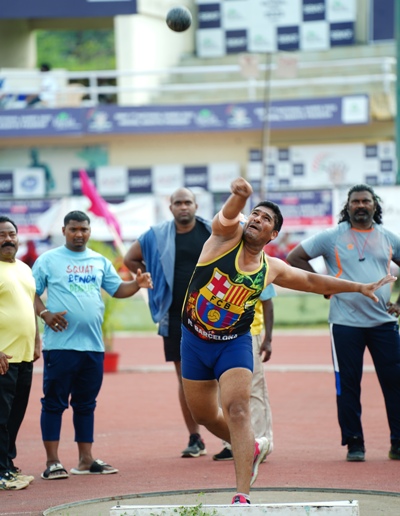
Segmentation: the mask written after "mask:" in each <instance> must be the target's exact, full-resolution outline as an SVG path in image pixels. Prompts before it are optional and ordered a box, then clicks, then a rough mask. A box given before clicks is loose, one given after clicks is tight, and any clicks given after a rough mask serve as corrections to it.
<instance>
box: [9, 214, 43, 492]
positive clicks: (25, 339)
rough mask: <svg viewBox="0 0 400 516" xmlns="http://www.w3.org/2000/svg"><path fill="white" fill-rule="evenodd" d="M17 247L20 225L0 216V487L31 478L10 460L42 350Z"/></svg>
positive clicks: (31, 288) (27, 272)
mask: <svg viewBox="0 0 400 516" xmlns="http://www.w3.org/2000/svg"><path fill="white" fill-rule="evenodd" d="M17 251H18V228H17V226H16V224H15V223H14V222H13V221H12V220H11V219H9V218H8V217H5V216H0V328H1V339H0V490H19V489H24V488H25V487H27V486H28V485H29V483H30V482H31V481H32V480H33V477H31V476H26V475H22V474H21V472H20V470H19V468H17V467H16V466H15V465H14V463H13V460H14V459H15V457H16V455H17V449H16V439H17V434H18V431H19V428H20V426H21V424H22V421H23V419H24V416H25V411H26V407H27V405H28V400H29V394H30V390H31V385H32V372H33V362H34V361H35V360H37V359H38V358H39V356H40V339H39V334H38V329H37V321H36V315H35V312H34V307H33V304H34V299H35V281H34V279H33V276H32V271H31V269H30V267H29V266H28V265H26V264H25V263H23V262H21V261H20V260H17V259H16V254H17Z"/></svg>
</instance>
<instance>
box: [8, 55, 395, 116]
mask: <svg viewBox="0 0 400 516" xmlns="http://www.w3.org/2000/svg"><path fill="white" fill-rule="evenodd" d="M296 68H297V74H298V75H301V74H303V75H306V76H304V77H293V78H282V79H280V78H279V77H278V76H279V64H277V63H270V64H267V63H260V64H258V69H257V71H256V74H254V75H255V76H253V77H247V78H246V77H243V75H242V68H241V66H240V64H221V65H213V64H210V65H206V66H177V67H171V68H165V69H153V70H96V71H82V72H68V71H63V70H54V71H52V72H46V73H52V74H53V76H54V78H55V79H56V80H57V82H58V84H59V88H58V90H57V94H59V95H62V94H64V95H71V94H75V95H76V96H78V97H79V99H80V102H82V104H83V105H86V106H93V105H97V104H98V103H99V102H101V97H102V96H106V95H114V96H117V97H119V96H120V95H121V94H137V93H142V94H146V95H147V97H148V102H149V103H150V102H154V101H155V100H156V99H159V101H160V102H159V103H162V95H163V94H165V93H180V94H184V93H190V92H198V93H199V94H201V92H211V91H215V92H217V91H226V90H230V91H234V90H237V91H238V90H242V91H245V92H247V100H250V101H251V100H254V99H255V97H256V92H257V91H259V90H262V91H263V90H265V88H266V87H268V88H270V92H271V95H272V96H275V97H276V95H274V91H275V92H278V91H282V90H287V89H291V88H292V89H293V88H301V87H305V86H307V87H324V86H328V85H329V86H341V85H342V86H367V85H378V87H379V88H380V89H381V90H382V91H384V92H386V93H387V92H389V91H390V89H391V88H393V85H394V83H395V81H396V74H395V68H396V59H395V58H394V57H384V58H381V57H379V58H375V57H374V58H357V59H354V58H350V59H337V60H327V61H299V62H298V63H296ZM363 69H366V70H374V71H373V72H372V71H371V72H370V73H360V72H361V71H362V70H363ZM340 70H341V71H340ZM335 71H337V75H335ZM339 71H340V73H339ZM314 72H315V73H314ZM42 73H43V72H42ZM221 74H223V75H224V76H229V78H228V79H226V80H220V81H218V80H212V76H214V77H215V76H217V75H221ZM260 75H263V78H262V79H259V78H258V77H257V76H260ZM176 76H179V79H178V80H176V78H175V80H174V77H176ZM193 77H201V79H200V80H198V81H196V82H193V79H192V78H193ZM210 77H211V79H210ZM276 77H277V78H276ZM40 79H41V72H38V71H36V70H13V69H0V97H3V99H4V98H6V97H7V96H8V97H13V98H14V99H16V98H19V97H24V96H28V95H34V94H38V93H39V92H40ZM107 81H108V82H109V81H112V82H115V85H114V84H112V85H110V84H102V83H104V82H107ZM186 81H187V82H186ZM181 98H182V101H181V102H185V100H184V97H183V96H182V97H181ZM181 102H179V101H177V103H181ZM144 103H146V102H144ZM3 104H4V103H3ZM3 107H7V105H3Z"/></svg>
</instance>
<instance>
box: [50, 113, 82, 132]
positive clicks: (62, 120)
mask: <svg viewBox="0 0 400 516" xmlns="http://www.w3.org/2000/svg"><path fill="white" fill-rule="evenodd" d="M51 125H52V126H53V127H54V128H55V129H58V130H59V131H72V130H74V131H75V130H77V129H80V128H81V125H80V123H79V122H78V121H77V120H75V118H74V117H72V116H71V115H70V113H68V112H67V111H61V112H60V113H58V115H57V116H56V117H55V118H54V119H53V120H52V122H51Z"/></svg>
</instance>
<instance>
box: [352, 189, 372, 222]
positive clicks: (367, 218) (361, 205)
mask: <svg viewBox="0 0 400 516" xmlns="http://www.w3.org/2000/svg"><path fill="white" fill-rule="evenodd" d="M347 211H348V214H349V217H350V222H351V224H352V225H353V226H354V225H355V226H357V225H360V226H365V227H370V226H371V225H372V221H373V218H374V214H375V211H376V205H375V201H374V198H373V196H372V194H371V193H370V192H368V191H367V190H364V191H363V192H353V193H352V194H351V195H350V198H349V202H348V205H347Z"/></svg>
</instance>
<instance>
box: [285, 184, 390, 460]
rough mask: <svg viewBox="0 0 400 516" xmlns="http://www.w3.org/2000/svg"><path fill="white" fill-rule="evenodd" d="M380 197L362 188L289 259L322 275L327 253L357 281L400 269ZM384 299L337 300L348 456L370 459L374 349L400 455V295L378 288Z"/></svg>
mask: <svg viewBox="0 0 400 516" xmlns="http://www.w3.org/2000/svg"><path fill="white" fill-rule="evenodd" d="M379 201H380V198H379V197H378V196H377V195H376V194H375V192H374V190H373V189H372V188H371V187H370V186H368V185H363V184H360V185H355V186H353V187H352V188H351V189H350V190H349V192H348V197H347V202H346V204H345V205H344V208H343V210H342V211H341V213H340V217H339V224H338V226H337V227H335V228H333V229H328V230H326V231H323V232H321V233H319V234H317V235H315V236H312V237H311V238H308V239H306V240H304V241H303V242H301V243H300V244H299V245H298V246H297V247H295V248H294V249H293V250H292V251H291V252H290V253H289V254H288V256H287V261H288V262H289V263H290V264H291V265H293V266H294V267H298V268H300V269H304V270H306V271H310V272H315V271H314V269H313V268H312V266H311V264H310V263H309V260H311V259H312V258H316V257H318V256H322V257H323V258H324V260H325V265H326V267H327V270H328V274H329V275H331V276H335V277H337V278H342V279H347V280H352V281H357V282H358V281H359V282H365V281H375V280H376V279H378V278H380V277H381V276H382V274H386V273H387V272H388V271H389V267H390V264H391V261H393V262H394V263H395V264H397V265H399V266H400V237H399V236H398V235H396V234H394V233H392V232H391V231H389V230H387V229H385V228H384V227H383V226H382V208H381V205H380V204H379ZM376 295H377V297H378V298H379V302H378V303H374V302H373V301H372V300H371V299H368V298H366V297H365V296H360V295H359V294H355V295H354V294H348V293H343V294H335V295H334V296H332V298H331V301H330V312H329V323H330V325H331V344H332V357H333V365H334V370H335V377H336V394H337V397H336V399H337V408H338V418H339V425H340V428H341V434H342V445H343V446H345V445H347V447H348V453H347V460H348V461H353V462H354V461H356V462H360V461H364V460H365V446H364V433H363V428H362V424H361V401H360V396H361V377H362V370H363V356H364V351H365V348H366V347H367V348H368V349H369V351H370V353H371V356H372V360H373V362H374V365H375V369H376V372H377V375H378V379H379V382H380V385H381V388H382V392H383V395H384V398H385V405H386V412H387V416H388V421H389V427H390V441H391V448H390V451H389V458H390V459H394V460H400V338H399V326H398V316H399V314H400V296H399V298H398V299H397V301H396V302H395V303H391V302H390V295H391V287H390V285H384V286H383V287H381V288H380V289H378V290H377V291H376Z"/></svg>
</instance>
